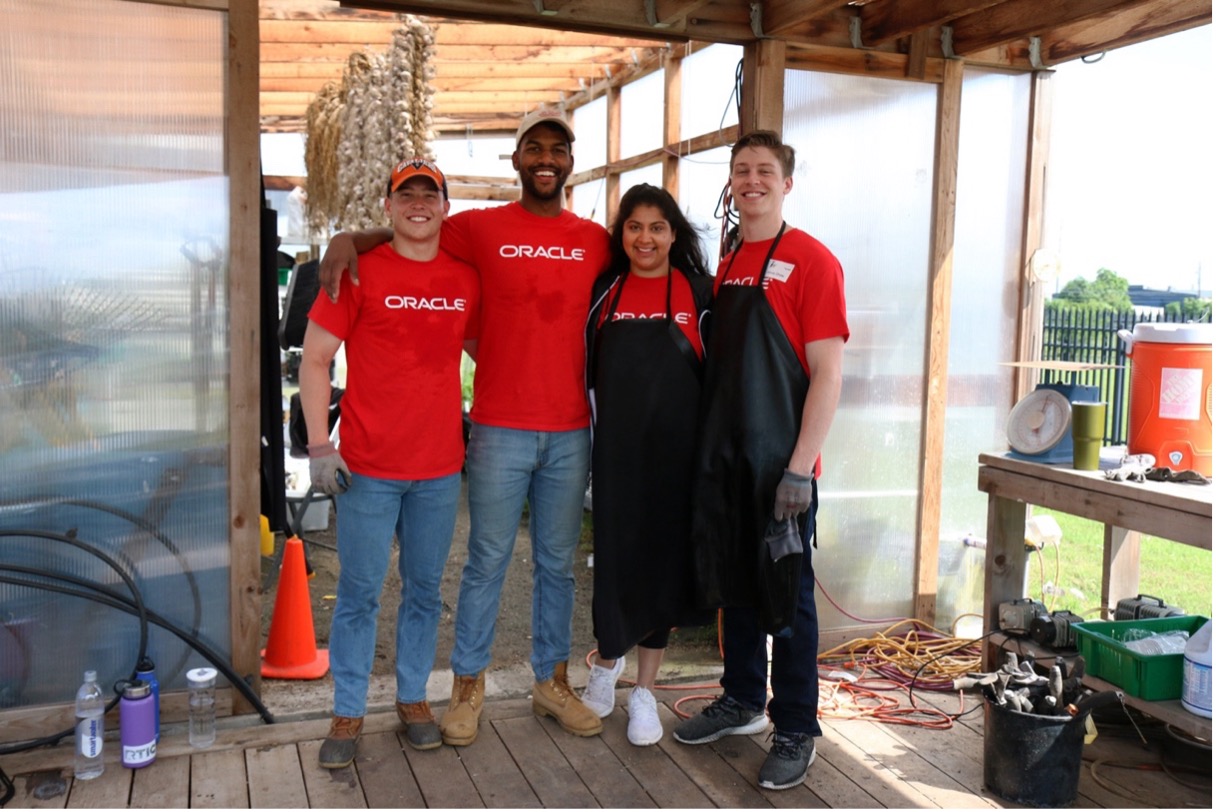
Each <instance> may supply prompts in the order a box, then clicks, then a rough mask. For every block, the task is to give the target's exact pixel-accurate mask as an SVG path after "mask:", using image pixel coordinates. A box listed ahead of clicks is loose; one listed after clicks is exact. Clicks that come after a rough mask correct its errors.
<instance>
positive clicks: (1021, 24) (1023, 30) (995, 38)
mask: <svg viewBox="0 0 1216 812" xmlns="http://www.w3.org/2000/svg"><path fill="white" fill-rule="evenodd" d="M1142 3H1143V0H1007V2H1004V3H1000V4H999V5H995V6H992V7H990V8H986V9H984V10H983V11H977V12H975V13H974V14H968V15H966V16H965V17H960V18H958V19H956V20H954V21H953V22H952V23H951V26H952V27H953V29H954V31H953V37H952V39H953V47H954V53H955V54H957V55H959V56H966V55H967V54H970V53H974V52H976V51H983V50H985V49H986V48H991V47H993V46H994V45H1001V44H1003V43H1008V42H1013V41H1015V40H1019V39H1023V38H1025V37H1032V36H1042V35H1045V34H1048V33H1049V32H1050V31H1051V30H1052V29H1055V28H1059V27H1060V26H1063V25H1071V24H1075V23H1078V22H1082V21H1084V20H1089V19H1093V18H1095V17H1099V16H1101V15H1103V14H1107V13H1109V12H1112V11H1118V10H1120V9H1122V8H1125V7H1128V6H1133V5H1138V4H1142Z"/></svg>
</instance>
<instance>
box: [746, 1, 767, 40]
mask: <svg viewBox="0 0 1216 812" xmlns="http://www.w3.org/2000/svg"><path fill="white" fill-rule="evenodd" d="M763 14H764V11H763V8H762V6H761V5H760V4H759V3H749V4H748V12H747V17H748V22H750V23H751V25H752V33H753V34H755V35H756V39H768V37H766V36H765V35H764V25H763V21H762V20H761V16H762V15H763Z"/></svg>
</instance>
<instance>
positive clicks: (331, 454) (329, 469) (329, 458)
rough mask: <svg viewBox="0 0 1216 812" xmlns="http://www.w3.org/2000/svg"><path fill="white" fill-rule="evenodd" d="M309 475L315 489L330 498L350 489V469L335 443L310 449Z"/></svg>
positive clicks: (322, 444)
mask: <svg viewBox="0 0 1216 812" xmlns="http://www.w3.org/2000/svg"><path fill="white" fill-rule="evenodd" d="M308 475H309V476H310V477H312V486H313V488H314V489H316V491H317V492H318V493H323V494H326V495H328V496H333V495H335V494H339V493H344V492H345V491H346V489H347V488H349V487H350V468H347V467H346V460H344V459H342V455H341V454H339V453H338V449H337V447H335V446H334V444H333V443H321V444H319V445H310V446H309V447H308Z"/></svg>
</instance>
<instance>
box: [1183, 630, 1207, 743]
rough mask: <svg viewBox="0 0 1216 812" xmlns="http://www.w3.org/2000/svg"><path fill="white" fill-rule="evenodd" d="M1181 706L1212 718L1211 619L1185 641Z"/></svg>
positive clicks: (1198, 714)
mask: <svg viewBox="0 0 1216 812" xmlns="http://www.w3.org/2000/svg"><path fill="white" fill-rule="evenodd" d="M1182 707H1184V708H1186V709H1187V710H1189V711H1190V712H1191V713H1193V714H1196V715H1197V716H1206V717H1207V718H1209V719H1211V718H1212V621H1210V620H1209V621H1208V622H1207V623H1204V624H1203V626H1202V627H1200V629H1199V631H1197V632H1195V634H1194V635H1192V636H1191V639H1190V640H1188V641H1187V644H1186V651H1184V652H1183V656H1182Z"/></svg>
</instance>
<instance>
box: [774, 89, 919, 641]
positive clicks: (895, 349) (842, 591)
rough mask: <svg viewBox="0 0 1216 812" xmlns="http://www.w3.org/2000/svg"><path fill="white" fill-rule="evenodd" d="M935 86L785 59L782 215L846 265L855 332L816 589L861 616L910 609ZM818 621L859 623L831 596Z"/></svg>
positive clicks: (823, 501) (835, 428)
mask: <svg viewBox="0 0 1216 812" xmlns="http://www.w3.org/2000/svg"><path fill="white" fill-rule="evenodd" d="M936 105H937V88H936V87H935V86H933V85H929V84H918V83H914V82H897V81H891V80H886V79H876V78H871V77H862V76H842V75H836V74H825V73H811V72H807V71H786V73H785V140H786V141H787V142H788V143H790V144H791V145H793V146H794V148H795V149H796V150H797V164H796V166H795V171H794V185H793V190H792V191H791V192H790V195H789V197H788V198H787V201H786V204H785V219H786V221H787V222H789V223H790V224H791V225H794V226H797V227H799V228H801V229H803V230H804V231H807V232H809V233H810V234H811V235H812V236H814V237H816V238H817V239H819V240H820V241H821V242H823V243H824V245H826V246H827V247H828V248H829V249H830V250H831V251H832V252H833V253H834V254H835V255H836V256H837V258H839V259H840V263H841V265H842V266H843V268H844V278H845V295H846V299H847V303H848V315H849V327H850V330H851V333H852V334H851V337H850V339H849V342H848V343H847V344H846V345H845V353H844V390H843V393H842V395H841V400H840V406H839V408H838V410H837V412H836V418H835V421H834V422H833V424H832V429H831V431H830V433H829V435H828V439H827V442H826V444H825V446H824V449H823V481H822V483H821V485H820V488H819V497H820V505H819V534H820V537H819V549H818V552H817V553H816V555H815V571H816V575H817V576H818V578H819V581H820V583H821V584H822V587H823V589H824V591H826V592H827V593H828V594H829V595H830V597H831V598H832V599H833V600H834V601H835V602H836V603H838V604H839V605H840V606H842V607H843V608H844V609H845V610H846V611H847V612H849V613H851V614H854V615H857V616H859V617H863V618H870V619H873V618H885V617H889V616H898V617H904V616H907V615H908V614H909V613H910V612H911V609H912V583H913V577H912V566H913V563H914V561H913V559H914V554H913V550H914V546H915V536H916V526H917V521H916V516H917V513H916V511H917V502H918V499H919V496H920V485H919V471H920V447H921V420H922V413H923V405H922V404H923V401H924V364H925V307H926V300H927V296H928V289H927V284H928V267H929V250H930V248H929V237H930V233H931V212H932V204H933V139H934V127H935V115H936ZM819 612H820V615H821V618H822V621H821V623H822V626H823V627H824V628H838V627H843V626H852V625H856V621H854V620H852V619H849V618H846V617H842V616H840V615H839V614H837V613H836V610H835V609H834V608H833V607H832V606H831V605H830V604H829V603H828V601H826V600H821V601H820V602H819Z"/></svg>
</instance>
